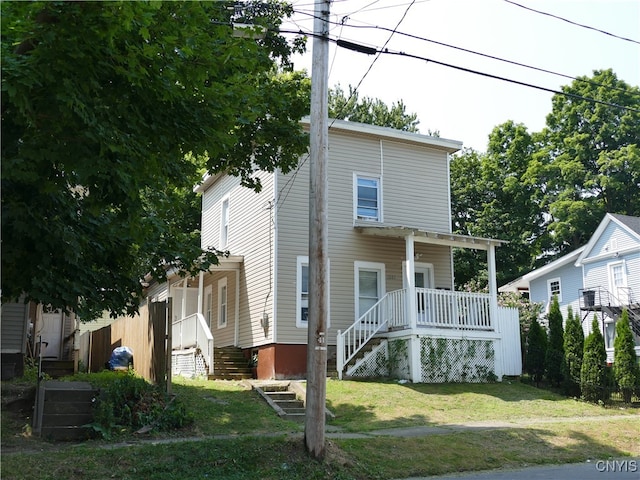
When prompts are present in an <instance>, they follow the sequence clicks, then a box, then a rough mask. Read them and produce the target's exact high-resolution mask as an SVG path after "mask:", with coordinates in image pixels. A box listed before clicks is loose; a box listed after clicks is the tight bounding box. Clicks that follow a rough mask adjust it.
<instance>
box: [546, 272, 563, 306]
mask: <svg viewBox="0 0 640 480" xmlns="http://www.w3.org/2000/svg"><path fill="white" fill-rule="evenodd" d="M547 287H548V290H549V302H551V300H553V296H554V295H555V296H556V297H558V302H562V289H561V288H560V279H559V278H551V279H549V280H547Z"/></svg>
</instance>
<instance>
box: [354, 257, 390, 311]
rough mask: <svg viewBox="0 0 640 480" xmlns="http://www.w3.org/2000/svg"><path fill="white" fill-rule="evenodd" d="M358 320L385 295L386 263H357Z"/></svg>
mask: <svg viewBox="0 0 640 480" xmlns="http://www.w3.org/2000/svg"><path fill="white" fill-rule="evenodd" d="M355 291H356V305H355V307H356V308H355V310H356V311H355V313H356V320H357V319H359V318H360V317H361V316H362V315H364V314H365V313H366V312H367V311H368V310H369V309H370V308H371V307H373V306H374V305H375V304H376V303H378V301H379V300H380V299H381V298H382V296H383V295H384V294H385V265H384V263H373V262H355Z"/></svg>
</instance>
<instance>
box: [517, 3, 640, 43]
mask: <svg viewBox="0 0 640 480" xmlns="http://www.w3.org/2000/svg"><path fill="white" fill-rule="evenodd" d="M504 1H505V2H507V3H510V4H511V5H515V6H516V7H520V8H524V9H525V10H529V11H530V12H535V13H539V14H540V15H546V16H548V17H552V18H556V19H558V20H562V21H563V22H567V23H570V24H571V25H576V26H578V27H582V28H587V29H589V30H594V31H596V32H600V33H604V34H605V35H609V36H610V37H614V38H618V39H620V40H624V41H626V42H632V43H637V44H638V45H640V42H639V41H637V40H634V39H632V38H626V37H621V36H620V35H616V34H615V33H611V32H607V31H605V30H600V29H599V28H595V27H590V26H589V25H584V24H582V23H578V22H574V21H573V20H569V19H567V18H563V17H560V16H558V15H554V14H553V13H547V12H543V11H540V10H536V9H535V8H530V7H527V6H525V5H520V4H519V3H516V2H513V1H512V0H504Z"/></svg>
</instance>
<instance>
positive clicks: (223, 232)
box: [220, 197, 229, 250]
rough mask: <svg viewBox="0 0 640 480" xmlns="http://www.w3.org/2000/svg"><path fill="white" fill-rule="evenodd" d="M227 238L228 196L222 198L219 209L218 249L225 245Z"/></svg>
mask: <svg viewBox="0 0 640 480" xmlns="http://www.w3.org/2000/svg"><path fill="white" fill-rule="evenodd" d="M228 239H229V197H226V198H225V199H223V200H222V207H221V210H220V249H221V250H222V249H223V248H226V247H227V241H228Z"/></svg>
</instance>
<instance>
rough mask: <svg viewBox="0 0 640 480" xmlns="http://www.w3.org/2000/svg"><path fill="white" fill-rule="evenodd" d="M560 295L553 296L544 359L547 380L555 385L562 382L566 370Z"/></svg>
mask: <svg viewBox="0 0 640 480" xmlns="http://www.w3.org/2000/svg"><path fill="white" fill-rule="evenodd" d="M563 332H564V331H563V328H562V313H561V312H560V304H559V303H558V297H557V296H556V295H554V296H553V300H552V301H551V309H550V310H549V341H548V343H547V351H546V354H545V359H544V366H545V372H546V375H547V380H548V381H549V382H550V383H551V384H552V385H555V386H559V385H560V384H561V383H562V379H563V376H564V375H563V371H564V367H563V365H564V333H563Z"/></svg>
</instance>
